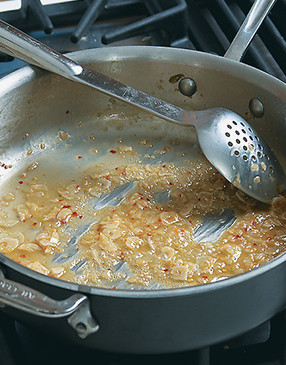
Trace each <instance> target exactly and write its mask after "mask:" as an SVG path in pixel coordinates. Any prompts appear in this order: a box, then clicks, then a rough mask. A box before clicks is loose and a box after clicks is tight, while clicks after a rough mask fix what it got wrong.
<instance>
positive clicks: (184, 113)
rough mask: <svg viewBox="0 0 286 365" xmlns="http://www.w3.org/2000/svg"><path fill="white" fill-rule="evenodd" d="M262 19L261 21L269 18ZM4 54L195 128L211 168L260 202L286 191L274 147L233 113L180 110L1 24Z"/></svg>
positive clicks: (7, 25) (223, 110)
mask: <svg viewBox="0 0 286 365" xmlns="http://www.w3.org/2000/svg"><path fill="white" fill-rule="evenodd" d="M264 3H265V2H264ZM260 14H261V15H260V20H261V18H262V17H265V15H266V14H265V13H263V12H261V13H260ZM248 18H249V17H248ZM250 21H254V20H253V19H251V18H250V20H249V19H248V23H249V22H250ZM255 21H256V22H257V19H256V20H255ZM248 25H249V24H248ZM242 27H243V26H242ZM0 49H1V50H3V51H4V52H6V53H8V54H10V55H13V56H15V57H18V58H20V59H22V60H24V61H26V62H29V63H31V64H34V65H36V66H39V67H41V68H44V69H47V70H49V71H52V72H54V73H57V74H59V75H61V76H63V77H65V78H68V79H70V80H73V81H76V82H79V83H83V84H86V85H88V86H91V87H93V88H95V89H97V90H99V91H101V92H103V93H105V94H108V95H110V96H113V97H115V98H117V99H120V100H122V101H124V102H127V103H129V104H132V105H134V106H136V107H138V108H140V109H143V110H144V111H147V112H149V113H152V114H153V115H155V116H158V117H160V118H163V119H165V120H167V121H169V122H173V123H177V124H180V125H183V126H186V125H191V126H194V127H195V128H196V131H197V136H198V141H199V144H200V147H201V150H202V151H203V153H204V154H205V156H206V158H207V159H208V160H209V161H210V163H211V164H212V165H213V166H214V167H215V168H216V169H217V170H218V171H219V172H220V173H221V174H222V175H223V176H224V177H225V178H226V179H227V180H228V181H230V182H231V183H233V184H234V185H235V186H236V187H237V188H239V189H240V190H242V191H243V192H245V193H246V194H248V195H250V196H252V197H254V198H256V199H257V200H259V201H261V202H265V203H268V202H270V200H271V199H272V198H273V197H275V196H276V195H278V194H279V192H281V191H282V190H284V186H285V174H284V171H283V169H282V167H281V165H280V163H279V162H278V160H277V159H276V157H275V155H274V154H273V152H272V151H271V149H270V147H269V146H268V145H267V143H266V142H265V141H264V140H263V139H262V138H261V136H260V135H259V134H258V133H257V132H256V131H255V130H254V129H253V128H252V127H251V126H250V124H249V123H247V122H246V121H245V120H244V119H243V118H242V117H241V116H239V115H238V114H236V113H234V112H232V111H230V110H227V109H223V108H213V109H207V110H202V111H188V110H184V109H181V108H179V107H177V106H175V105H172V104H169V103H167V102H165V101H163V100H160V99H157V98H155V97H153V96H151V95H148V94H146V93H144V92H143V91H140V90H136V89H134V88H132V87H130V86H127V85H125V84H123V83H121V82H118V81H116V80H114V79H112V78H110V77H108V76H105V75H103V74H100V73H98V72H96V71H94V70H91V69H89V68H87V67H84V66H82V65H80V64H79V63H77V62H75V61H73V60H71V59H69V58H67V57H66V56H63V55H61V54H59V53H58V52H56V51H54V50H52V49H50V48H48V47H47V46H45V45H44V44H42V43H41V42H39V41H37V40H35V39H33V38H31V37H30V36H28V35H26V34H25V33H23V32H21V31H20V30H18V29H16V28H14V27H12V26H11V25H9V24H7V23H5V22H2V21H0Z"/></svg>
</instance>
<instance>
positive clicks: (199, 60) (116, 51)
mask: <svg viewBox="0 0 286 365" xmlns="http://www.w3.org/2000/svg"><path fill="white" fill-rule="evenodd" d="M134 49H136V52H134ZM155 51H156V52H155ZM67 55H68V56H69V57H71V58H72V59H74V60H75V61H79V62H83V63H89V62H91V61H93V63H94V61H95V59H96V61H95V63H97V62H98V63H100V62H110V61H118V62H120V61H147V60H149V61H158V62H170V63H171V62H176V63H178V64H182V65H195V66H197V67H203V68H206V67H209V68H213V69H215V71H216V72H219V71H223V72H224V73H225V74H228V73H230V74H231V75H232V76H235V77H238V78H240V79H241V80H247V82H253V83H254V84H257V85H260V80H261V78H262V79H263V86H264V88H271V90H272V92H273V94H274V95H276V96H279V98H282V99H283V100H284V99H285V102H286V83H284V82H283V81H281V80H279V79H277V78H275V77H274V76H271V75H269V74H267V73H265V72H263V71H261V70H258V69H256V68H254V67H252V66H249V65H246V64H243V63H240V62H238V61H235V60H232V59H228V58H225V57H221V56H217V55H212V54H207V53H204V52H199V51H192V50H186V49H175V48H168V47H155V46H128V47H122V46H118V47H106V48H100V49H89V50H84V51H76V52H72V53H68V54H67ZM178 55H179V56H180V57H179V58H178ZM95 56H96V57H95ZM47 75H48V72H47V71H42V70H39V69H38V68H36V67H34V66H25V67H23V68H21V69H19V70H16V71H14V72H11V73H9V74H7V75H6V76H4V77H3V78H2V79H0V96H2V95H3V94H7V93H8V92H9V91H12V90H14V88H15V86H17V87H19V84H20V85H23V84H25V83H28V82H30V81H32V80H34V79H37V78H38V77H43V76H47ZM281 90H283V91H285V95H284V94H283V92H281ZM285 255H286V252H285V253H283V254H281V255H279V256H278V257H276V258H274V259H272V260H271V261H269V262H267V263H265V264H263V265H261V266H260V267H258V268H254V269H252V270H250V271H247V272H244V273H242V274H239V275H236V276H233V277H231V278H228V279H226V280H221V281H217V282H214V283H208V284H202V285H198V286H190V287H185V288H174V289H161V290H123V289H119V290H112V289H107V288H98V287H92V286H87V285H79V284H76V283H71V282H67V281H64V280H61V279H56V278H53V277H50V276H46V275H43V274H40V273H38V272H36V271H33V270H31V269H29V268H27V267H25V266H23V265H21V264H19V263H17V262H15V261H13V260H12V259H9V258H8V257H6V256H5V255H4V254H1V253H0V263H2V264H4V265H6V266H8V267H10V268H11V269H14V270H16V271H18V272H19V273H20V274H23V275H26V276H28V277H29V278H32V279H35V280H38V281H40V282H43V283H45V284H50V285H52V286H56V287H59V288H63V289H67V290H71V291H73V292H81V293H83V294H93V295H100V296H107V297H121V298H134V299H136V298H146V299H147V298H154V297H156V298H165V297H178V296H185V295H199V294H202V293H204V292H206V291H207V292H210V291H216V290H221V289H224V288H226V287H229V286H232V285H236V284H239V283H242V282H245V281H247V280H251V279H252V278H254V277H257V276H261V275H263V274H265V273H267V272H268V271H270V270H272V269H274V268H275V267H277V266H279V265H280V264H282V263H284V262H285V260H286V259H285V257H286V256H285Z"/></svg>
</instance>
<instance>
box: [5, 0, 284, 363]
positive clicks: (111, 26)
mask: <svg viewBox="0 0 286 365" xmlns="http://www.w3.org/2000/svg"><path fill="white" fill-rule="evenodd" d="M252 2H253V1H251V0H187V1H185V0H97V1H91V0H75V1H66V0H65V1H64V0H61V1H60V0H43V1H42V2H41V1H40V0H22V1H20V0H8V1H0V18H1V19H2V20H4V21H7V22H8V23H11V24H12V25H14V26H16V27H18V28H20V29H22V30H24V31H25V32H27V33H29V34H30V35H32V36H33V37H35V38H37V39H39V40H41V41H42V42H43V43H45V44H47V45H48V46H50V47H52V48H54V49H56V50H58V51H60V52H62V53H65V52H72V51H78V50H83V49H88V48H97V47H110V46H113V45H126V46H128V45H147V46H148V45H155V46H156V45H158V46H168V47H179V48H187V49H193V50H198V51H203V52H209V53H213V54H217V55H221V56H222V55H224V53H225V51H226V50H227V48H228V46H229V44H230V42H231V40H232V39H233V37H234V35H235V33H236V31H237V29H238V28H239V25H240V24H241V22H242V21H243V19H244V17H245V15H246V14H247V12H248V11H249V9H250V6H251V4H252ZM285 13H286V0H278V1H277V3H276V5H275V6H274V8H273V10H272V12H271V14H270V16H269V17H268V18H267V19H266V20H265V22H264V24H263V25H262V27H261V29H260V30H259V32H258V35H257V36H256V37H255V39H254V41H253V42H252V44H251V46H250V47H249V50H248V52H247V53H246V56H245V57H244V59H243V62H245V63H247V64H250V65H252V66H254V67H256V68H259V69H261V70H263V71H265V72H267V73H269V74H271V75H274V76H275V77H277V78H279V79H281V80H283V81H286V76H285V74H286V62H285V59H286V58H285V56H286V54H285V53H286V42H285V26H284V17H283V16H282V14H285ZM283 31H284V33H283ZM24 65H25V64H24V62H22V61H19V60H17V59H12V58H11V57H10V56H6V55H4V54H0V74H2V75H4V74H6V73H7V72H11V71H12V70H15V69H17V68H20V67H23V66H24ZM282 290H283V289H282ZM261 305H263V303H262V304H261ZM285 339H286V320H285V313H284V312H282V313H280V314H278V315H277V316H275V317H274V318H272V319H271V320H269V321H267V322H265V323H263V324H262V325H261V326H259V327H258V328H255V329H254V330H252V331H250V332H248V333H246V334H244V335H243V336H240V337H238V338H235V339H231V340H230V341H227V342H224V343H222V344H218V345H216V346H213V347H211V348H209V347H208V348H204V349H200V350H197V351H189V352H184V353H178V354H168V355H124V354H120V355H118V354H110V353H104V352H100V351H92V350H88V349H83V348H74V347H71V346H69V345H67V344H65V343H64V341H62V342H61V341H60V342H59V341H58V340H57V339H53V338H51V337H50V336H49V335H46V334H45V333H41V332H40V331H39V330H35V329H31V328H26V327H25V326H23V325H21V324H20V323H18V322H15V321H14V320H13V319H12V318H10V317H8V316H7V315H4V314H3V313H1V312H0V365H2V364H3V365H20V364H21V365H25V364H29V365H33V364H39V363H41V364H42V365H45V364H51V363H53V364H70V365H72V364H78V363H80V362H83V361H85V362H86V363H88V362H91V361H93V362H97V363H98V364H107V365H109V364H110V365H111V364H113V365H114V364H129V363H130V364H134V363H137V364H143V362H144V363H146V362H151V361H156V362H157V364H158V365H161V364H164V365H168V364H173V363H174V362H178V363H179V362H180V363H183V364H185V363H188V364H197V365H211V364H220V365H224V364H232V365H236V364H237V365H238V364H239V365H242V364H243V365H245V364H251V365H254V364H256V365H283V364H285V365H286V351H285V350H286V341H285Z"/></svg>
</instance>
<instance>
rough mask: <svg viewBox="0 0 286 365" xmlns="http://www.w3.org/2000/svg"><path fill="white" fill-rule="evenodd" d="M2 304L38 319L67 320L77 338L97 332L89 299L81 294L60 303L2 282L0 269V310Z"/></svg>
mask: <svg viewBox="0 0 286 365" xmlns="http://www.w3.org/2000/svg"><path fill="white" fill-rule="evenodd" d="M6 305H7V306H10V307H12V308H15V309H19V310H21V311H24V312H27V313H30V314H34V315H36V316H40V317H46V318H62V317H68V322H69V324H70V325H71V326H72V327H73V328H74V329H75V331H76V332H77V334H78V336H79V337H81V338H85V337H87V336H88V335H89V334H91V333H94V332H96V331H98V329H99V326H98V324H97V323H96V322H95V321H94V319H93V318H92V316H91V313H90V309H89V300H88V298H87V297H86V296H85V295H82V294H74V295H72V296H70V297H69V298H67V299H64V300H55V299H52V298H50V297H48V296H46V295H44V294H42V293H40V292H39V291H37V290H34V289H32V288H29V287H27V286H24V285H22V284H20V283H17V282H15V281H12V280H7V279H5V278H4V275H3V274H2V271H1V270H0V307H5V306H6Z"/></svg>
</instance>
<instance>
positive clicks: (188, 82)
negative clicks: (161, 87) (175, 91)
mask: <svg viewBox="0 0 286 365" xmlns="http://www.w3.org/2000/svg"><path fill="white" fill-rule="evenodd" d="M178 87H179V90H180V92H181V94H183V95H185V96H193V95H194V94H195V92H196V91H197V85H196V83H195V81H194V80H193V79H190V78H189V77H183V78H182V79H181V80H180V81H179V85H178Z"/></svg>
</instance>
